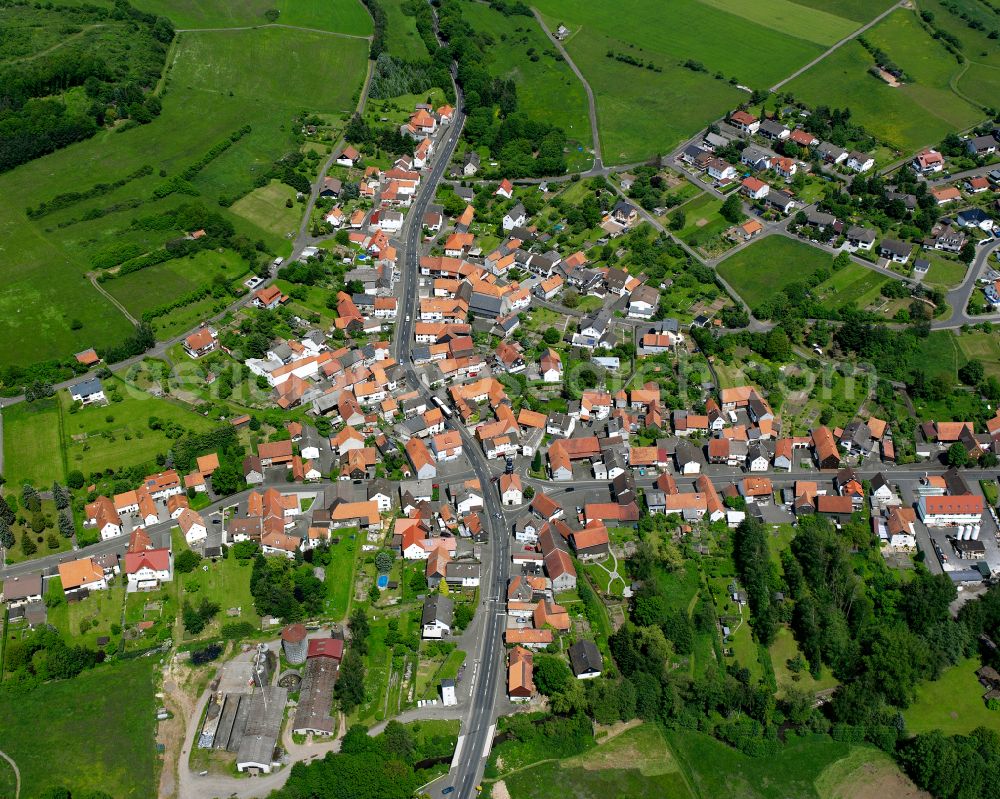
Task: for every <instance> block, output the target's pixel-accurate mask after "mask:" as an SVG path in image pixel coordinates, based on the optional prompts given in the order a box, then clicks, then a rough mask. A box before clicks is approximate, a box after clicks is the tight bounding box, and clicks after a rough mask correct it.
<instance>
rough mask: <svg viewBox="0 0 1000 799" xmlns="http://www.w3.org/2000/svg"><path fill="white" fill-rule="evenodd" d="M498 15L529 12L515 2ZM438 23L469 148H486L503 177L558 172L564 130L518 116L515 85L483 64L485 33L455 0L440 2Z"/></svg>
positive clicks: (563, 167) (489, 41)
mask: <svg viewBox="0 0 1000 799" xmlns="http://www.w3.org/2000/svg"><path fill="white" fill-rule="evenodd" d="M503 13H505V14H508V15H512V14H522V13H528V14H530V10H527V7H525V6H523V4H520V3H517V4H504V6H503ZM438 20H439V28H440V31H441V35H442V37H443V38H444V39H445V40H446V41H447V43H448V46H447V51H448V53H449V55H450V56H451V58H453V59H454V60H455V61H456V62H457V64H458V73H457V79H458V82H459V84H461V86H462V89H463V91H464V93H465V111H466V113H467V115H468V116H467V119H466V124H465V131H464V133H465V137H466V139H467V140H468V141H469V142H470V143H471V144H472V145H473V146H484V147H487V148H488V149H489V151H490V153H491V154H492V156H493V157H494V158H496V159H497V160H498V161H499V162H501V163H502V164H503V171H504V176H505V177H511V178H515V177H525V176H546V175H561V174H563V173H564V172H565V171H566V159H565V155H564V153H563V148H564V147H565V146H566V133H565V131H563V130H562V129H561V128H558V127H556V126H554V125H550V124H549V123H547V122H542V121H539V120H534V119H531V118H529V117H527V116H526V115H525V114H523V113H520V112H518V107H517V86H516V85H515V83H514V81H513V80H510V79H506V78H500V77H496V76H494V75H492V74H491V73H490V71H489V68H488V66H487V65H488V64H489V63H490V57H489V53H488V51H489V47H490V45H491V44H493V42H492V39H491V37H490V36H489V34H486V33H482V32H477V31H476V30H474V29H473V27H472V26H471V25H470V24H469V23H468V22H467V21H466V20H465V19H464V18H463V16H462V4H461V3H460V2H457V0H442V2H441V4H440V8H439V11H438Z"/></svg>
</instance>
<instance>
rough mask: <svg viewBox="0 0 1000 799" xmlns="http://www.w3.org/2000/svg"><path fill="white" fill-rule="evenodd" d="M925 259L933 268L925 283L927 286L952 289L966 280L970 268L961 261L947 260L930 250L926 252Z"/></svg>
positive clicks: (928, 273) (929, 271)
mask: <svg viewBox="0 0 1000 799" xmlns="http://www.w3.org/2000/svg"><path fill="white" fill-rule="evenodd" d="M923 257H924V258H926V259H927V260H928V261H930V262H931V268H930V269H929V270H928V272H927V277H925V278H924V281H923V282H924V283H926V284H927V285H929V286H940V287H941V288H943V289H952V288H955V286H957V285H958V284H959V283H961V282H962V281H963V280H964V279H965V273H966V271H967V270H968V268H969V267H968V266H966V265H965V264H963V263H962V262H961V261H954V260H952V259H951V258H945V257H944V256H943V255H940V254H939V253H936V252H932V251H930V250H924V253H923Z"/></svg>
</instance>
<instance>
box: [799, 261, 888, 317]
mask: <svg viewBox="0 0 1000 799" xmlns="http://www.w3.org/2000/svg"><path fill="white" fill-rule="evenodd" d="M891 279H892V278H890V277H887V276H886V275H882V274H879V273H878V272H875V271H874V270H872V269H866V268H865V267H863V266H861V265H860V264H855V263H851V264H848V265H847V266H845V267H844V268H843V269H841V270H840V271H839V272H836V273H834V274H833V275H832V276H831V277H830V278H829V279H828V280H824V281H823V282H822V283H820V284H819V285H818V286H816V288H815V289H813V292H814V293H815V295H816V297H817V298H818V299H820V300H822V301H824V302H825V303H826V304H827V305H828V306H830V307H831V308H843V307H845V306H847V305H851V304H852V303H853V304H854V305H856V306H857V307H858V308H868V307H869V306H871V305H872V304H874V303H877V302H879V301H880V298H881V297H882V295H881V293H880V291H879V289H881V287H882V286H883V285H884V284H885V283H886V281H888V280H891Z"/></svg>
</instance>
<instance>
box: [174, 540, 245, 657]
mask: <svg viewBox="0 0 1000 799" xmlns="http://www.w3.org/2000/svg"><path fill="white" fill-rule="evenodd" d="M173 548H174V557H175V558H176V557H177V555H178V554H180V553H181V552H182V551H184V550H185V549H187V548H188V546H187V544H186V543H185V541H184V537H183V536H182V535H181V533H180V528H178V527H175V528H174V530H173ZM252 570H253V560H237V559H236V558H234V557H228V558H219V559H218V560H217V561H216V562H215V563H212V562H211V561H210V560H203V561H202V563H201V565H200V566H199V567H198V568H197V569H195V570H194V571H193V572H191V573H190V574H178V575H176V577H175V579H174V581H173V583H170V584H168V586H167V588H166V590H167V591H168V592H170V593H172V594H173V595H174V597H175V598H176V601H177V607H178V608H182V607H183V606H184V602H185V601H189V602H191V603H193V604H197V603H198V602H200V601H201V598H202V597H207V598H208V599H211V600H212V601H213V602H218V603H219V606H220V608H221V610H220V611H219V614H218V615H217V616H216V617H215V618H214V619H213V620H212V622H211V623H210V624H209V625H208V627H206V628H205V630H204V631H202V632H201V633H199V634H198V635H197V636H193V637H195V638H207V637H210V636H212V635H217V634H218V632H219V628H221V626H222V625H223V624H226V623H227V622H236V621H248V622H250V623H251V624H253V625H254V626H255V627H259V626H260V616H258V615H257V611H255V610H254V606H253V596H252V595H251V594H250V572H251V571H252ZM230 608H234V609H235V608H239V613H238V614H234V615H232V616H230V615H228V614H227V612H226V611H227V610H229V609H230ZM177 636H178V640H182V639H187V638H191V637H192V636H188V635H186V634H185V633H184V632H183V627H181V625H180V614H178V626H177Z"/></svg>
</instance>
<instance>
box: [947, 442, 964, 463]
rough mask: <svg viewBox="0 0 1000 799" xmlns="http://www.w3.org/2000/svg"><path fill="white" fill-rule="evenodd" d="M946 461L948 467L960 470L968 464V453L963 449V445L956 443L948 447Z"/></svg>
mask: <svg viewBox="0 0 1000 799" xmlns="http://www.w3.org/2000/svg"><path fill="white" fill-rule="evenodd" d="M947 461H948V465H949V466H954V467H955V468H956V469H960V468H961V467H963V466H965V465H966V464H968V462H969V451H968V450H967V449H966V448H965V444H963V443H962V442H961V441H956V442H955V443H954V444H952V445H951V446H950V447H948V455H947Z"/></svg>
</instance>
